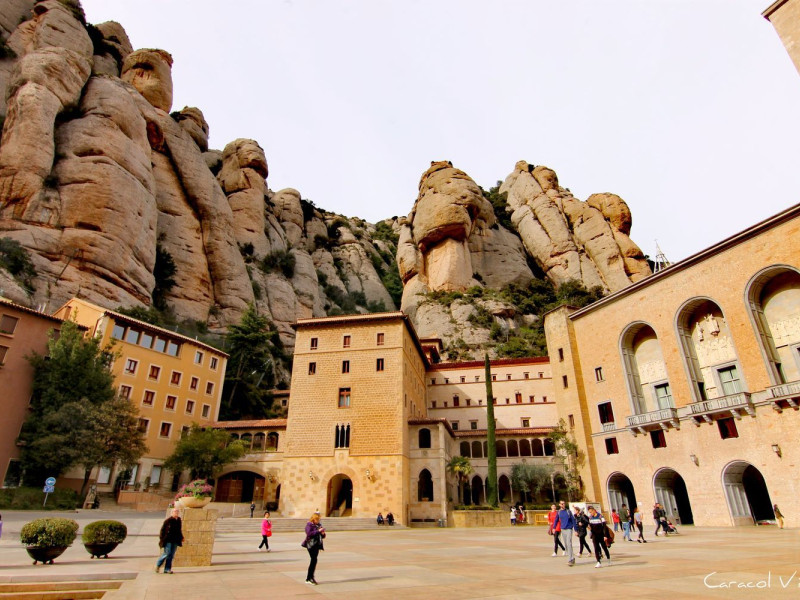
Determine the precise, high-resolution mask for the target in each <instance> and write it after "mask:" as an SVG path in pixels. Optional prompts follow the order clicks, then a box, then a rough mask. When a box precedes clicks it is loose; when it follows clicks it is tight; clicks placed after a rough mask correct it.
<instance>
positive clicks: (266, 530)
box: [258, 511, 272, 552]
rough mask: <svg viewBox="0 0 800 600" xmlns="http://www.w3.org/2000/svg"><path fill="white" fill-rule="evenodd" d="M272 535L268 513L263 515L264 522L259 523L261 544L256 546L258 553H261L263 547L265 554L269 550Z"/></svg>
mask: <svg viewBox="0 0 800 600" xmlns="http://www.w3.org/2000/svg"><path fill="white" fill-rule="evenodd" d="M271 535H272V521H270V520H269V511H267V512H265V513H264V520H263V521H261V544H259V546H258V551H259V552H261V547H262V546H263V547H265V548H266V549H267V552H269V551H270V549H269V538H270V536H271Z"/></svg>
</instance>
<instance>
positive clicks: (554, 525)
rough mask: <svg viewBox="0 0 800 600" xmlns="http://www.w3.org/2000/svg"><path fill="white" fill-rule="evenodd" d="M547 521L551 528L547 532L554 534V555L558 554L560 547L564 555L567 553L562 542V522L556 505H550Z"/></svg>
mask: <svg viewBox="0 0 800 600" xmlns="http://www.w3.org/2000/svg"><path fill="white" fill-rule="evenodd" d="M547 522H548V523H549V524H550V528H549V529H548V530H547V533H548V534H550V535H552V536H553V556H558V549H559V548H561V552H562V556H563V555H564V554H566V553H567V550H566V548H564V544H562V543H561V523H560V522H559V520H558V510H556V505H555V504H553V505H552V506H550V512H549V513H547Z"/></svg>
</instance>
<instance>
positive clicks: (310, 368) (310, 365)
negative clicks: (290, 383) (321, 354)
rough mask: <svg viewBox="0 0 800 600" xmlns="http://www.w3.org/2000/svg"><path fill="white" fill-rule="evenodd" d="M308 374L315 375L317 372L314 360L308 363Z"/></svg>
mask: <svg viewBox="0 0 800 600" xmlns="http://www.w3.org/2000/svg"><path fill="white" fill-rule="evenodd" d="M308 374H309V375H316V374H317V363H315V362H310V363H308Z"/></svg>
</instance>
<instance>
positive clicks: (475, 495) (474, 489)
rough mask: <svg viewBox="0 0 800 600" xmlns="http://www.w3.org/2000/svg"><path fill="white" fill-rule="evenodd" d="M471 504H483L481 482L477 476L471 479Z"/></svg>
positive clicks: (483, 496)
mask: <svg viewBox="0 0 800 600" xmlns="http://www.w3.org/2000/svg"><path fill="white" fill-rule="evenodd" d="M470 492H471V494H472V503H473V504H483V502H484V498H485V495H484V493H483V480H482V479H481V478H480V476H479V475H475V477H473V478H472V485H471V486H470Z"/></svg>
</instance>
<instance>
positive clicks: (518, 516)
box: [511, 504, 525, 525]
mask: <svg viewBox="0 0 800 600" xmlns="http://www.w3.org/2000/svg"><path fill="white" fill-rule="evenodd" d="M523 523H525V507H524V506H523V505H521V504H518V505H517V506H512V507H511V524H512V525H517V524H520V525H521V524H523Z"/></svg>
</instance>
